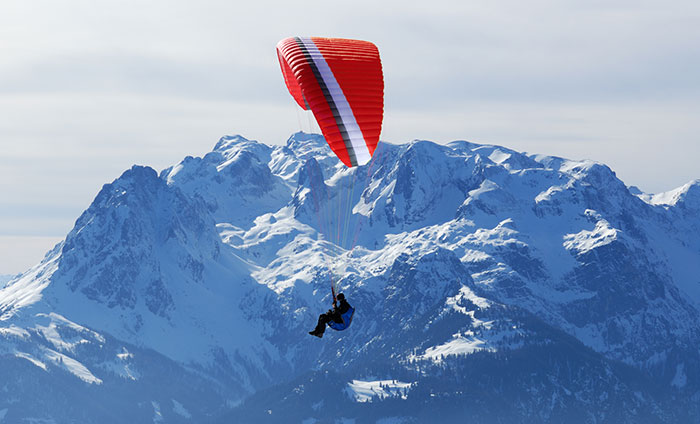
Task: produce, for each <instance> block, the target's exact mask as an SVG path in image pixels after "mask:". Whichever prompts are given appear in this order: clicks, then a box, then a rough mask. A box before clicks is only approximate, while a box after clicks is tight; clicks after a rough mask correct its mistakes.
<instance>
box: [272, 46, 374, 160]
mask: <svg viewBox="0 0 700 424" xmlns="http://www.w3.org/2000/svg"><path fill="white" fill-rule="evenodd" d="M277 56H278V58H279V61H280V66H281V68H282V74H283V75H284V81H285V83H286V84H287V88H288V89H289V93H290V94H291V95H292V97H294V100H296V102H297V103H298V104H299V106H301V107H302V108H303V109H306V110H309V109H310V110H311V111H312V112H313V114H314V117H315V118H316V121H317V122H318V125H319V127H321V132H323V136H324V137H325V138H326V141H327V142H328V144H329V145H330V147H331V149H332V150H333V152H334V153H335V154H336V155H337V156H338V158H339V159H340V160H341V161H342V162H343V163H344V164H345V165H347V166H349V167H352V166H358V165H364V164H366V163H367V162H369V160H370V159H371V158H372V155H373V154H374V150H375V149H376V147H377V143H378V142H379V134H380V133H381V131H382V119H383V115H384V77H383V74H382V63H381V60H380V58H379V50H378V49H377V46H375V45H374V44H372V43H370V42H369V41H360V40H348V39H343V38H321V37H290V38H285V39H284V40H282V41H280V42H279V43H278V44H277Z"/></svg>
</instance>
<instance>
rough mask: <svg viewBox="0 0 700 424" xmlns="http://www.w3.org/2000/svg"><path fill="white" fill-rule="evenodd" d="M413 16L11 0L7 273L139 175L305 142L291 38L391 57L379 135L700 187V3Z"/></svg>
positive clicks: (464, 6) (423, 8)
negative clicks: (459, 143) (142, 168)
mask: <svg viewBox="0 0 700 424" xmlns="http://www.w3.org/2000/svg"><path fill="white" fill-rule="evenodd" d="M407 3H410V2H405V1H377V0H373V1H355V0H354V1H344V2H339V1H333V0H324V1H317V0H305V1H303V2H266V1H251V2H246V3H245V4H243V3H241V2H237V1H231V0H197V1H193V0H192V1H184V0H167V1H166V0H150V1H135V0H119V1H116V0H61V1H55V0H2V2H0V274H9V273H17V272H21V271H24V270H25V269H27V268H28V267H29V266H31V265H33V264H35V263H37V262H38V261H39V260H40V259H41V258H42V256H43V254H44V253H45V252H46V251H47V250H48V249H50V248H51V247H52V245H53V244H54V243H56V242H58V241H59V240H61V239H62V238H64V237H65V235H66V234H67V233H68V232H69V231H70V229H71V228H72V226H73V224H74V222H75V220H76V219H77V217H78V216H79V215H80V213H81V212H82V211H83V210H84V209H85V208H87V206H88V205H89V204H90V202H91V201H92V199H93V198H94V197H95V195H96V194H97V192H98V190H99V189H100V187H101V186H102V185H103V184H105V183H108V182H111V181H112V180H113V179H115V178H116V177H118V176H119V175H120V174H121V173H122V172H123V171H124V170H126V169H128V168H129V167H131V165H133V164H141V165H149V166H152V167H153V168H155V169H156V170H160V169H162V168H164V167H167V166H169V165H172V164H174V163H177V162H179V161H180V160H181V159H182V158H184V157H185V156H187V155H193V156H201V155H203V154H205V153H206V152H208V151H209V150H211V149H212V148H213V146H214V144H215V143H216V141H217V140H218V139H219V137H221V136H223V135H226V134H241V135H243V136H245V137H247V138H252V139H256V140H259V141H261V142H264V143H268V144H282V143H284V142H285V141H286V139H287V138H288V137H289V136H290V135H291V134H292V133H293V132H296V131H299V130H300V129H302V130H306V131H308V130H309V129H311V127H310V125H309V121H308V117H307V116H306V115H304V114H302V113H301V112H299V111H298V109H297V106H296V104H295V103H294V101H293V100H292V99H291V97H290V96H289V94H288V92H287V90H286V88H285V86H284V83H283V80H282V77H281V74H280V71H279V65H278V63H277V57H276V54H275V45H276V44H277V42H278V41H279V40H280V39H282V38H284V37H287V36H293V35H312V36H334V37H346V38H359V39H365V40H369V41H372V42H374V43H375V44H376V45H377V46H378V47H379V50H380V52H381V56H382V61H383V66H384V78H385V85H386V90H385V120H384V128H383V132H382V137H381V138H382V140H384V141H388V142H391V143H405V142H408V141H410V140H413V139H427V140H433V141H435V142H439V143H447V142H449V141H452V140H456V139H464V140H470V141H473V142H476V143H485V144H499V145H503V146H506V147H509V148H512V149H515V150H519V151H527V152H530V153H543V154H549V155H557V156H563V157H567V158H572V159H593V160H596V161H599V162H603V163H605V164H607V165H609V166H610V167H611V168H612V169H613V170H614V171H616V173H617V175H618V177H620V178H621V179H622V180H623V181H624V182H625V183H626V184H628V185H636V186H638V187H640V188H641V189H642V190H643V191H647V192H661V191H667V190H670V189H672V188H675V187H678V186H680V185H683V184H685V183H686V182H688V181H690V180H692V179H696V178H700V166H698V160H699V159H700V136H699V134H700V119H698V116H699V115H700V113H699V112H700V42H698V40H700V2H698V1H697V0H687V1H685V0H682V1H681V0H670V1H644V0H630V1H617V0H607V1H596V0H581V1H567V0H557V1H522V0H513V1H491V2H466V1H463V0H453V1H441V0H431V1H426V2H420V3H418V2H414V3H413V5H411V4H407Z"/></svg>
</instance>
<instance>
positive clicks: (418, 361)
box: [0, 133, 700, 423]
mask: <svg viewBox="0 0 700 424" xmlns="http://www.w3.org/2000/svg"><path fill="white" fill-rule="evenodd" d="M699 216H700V180H696V181H693V182H690V183H688V184H686V185H685V186H683V187H680V188H678V189H676V190H673V191H670V192H668V193H661V194H655V195H651V194H645V193H641V192H640V191H639V190H637V189H636V188H633V187H627V186H625V184H624V183H622V182H621V181H620V180H619V179H618V178H617V177H616V176H615V173H614V172H613V171H612V170H610V169H609V168H608V167H606V166H605V165H602V164H599V163H595V162H591V161H572V160H566V159H562V158H556V157H550V156H542V155H528V154H523V153H518V152H515V151H512V150H509V149H506V148H503V147H499V146H486V145H477V144H473V143H469V142H466V141H459V142H453V143H451V144H449V145H446V146H441V145H437V144H435V143H432V142H429V141H414V142H412V143H408V144H404V145H391V144H386V143H381V144H380V145H379V147H378V150H377V152H376V153H375V155H374V159H373V160H372V162H370V163H369V164H368V165H366V166H363V167H358V168H353V169H347V168H345V166H344V165H342V164H341V163H340V162H339V161H338V160H337V159H336V158H335V157H334V156H333V155H332V153H331V152H330V150H329V149H328V147H327V145H326V144H325V141H324V140H323V138H322V137H321V136H318V135H312V134H304V133H297V134H294V135H293V136H292V137H291V138H290V139H289V140H288V142H287V143H286V145H285V146H275V147H272V146H267V145H264V144H261V143H258V142H255V141H251V140H247V139H245V138H243V137H241V136H234V137H224V138H222V139H221V140H220V141H219V142H218V143H217V144H216V146H215V148H214V150H213V151H212V152H210V153H207V154H206V155H205V156H203V157H201V158H199V157H187V158H185V159H184V160H183V161H182V162H180V163H179V164H177V165H174V166H172V167H170V168H167V169H165V170H163V171H161V172H160V174H157V173H156V172H155V171H154V170H152V169H151V168H148V167H140V166H134V167H133V168H131V169H130V170H128V171H126V172H124V174H122V175H121V176H120V177H119V178H117V179H116V180H115V181H114V182H112V183H111V184H106V185H105V186H104V187H103V188H102V190H101V191H100V192H99V194H98V195H97V197H96V198H95V200H94V201H93V203H92V204H91V205H90V207H89V208H88V209H87V210H86V211H85V212H84V213H83V214H82V215H81V216H80V217H79V218H78V220H77V221H76V224H75V227H74V228H73V230H72V231H71V232H70V233H69V234H68V235H67V237H66V238H65V240H64V241H63V242H61V243H59V244H58V245H57V246H56V247H55V248H54V249H53V250H52V251H50V252H49V253H47V255H46V257H45V258H44V260H43V261H42V262H41V263H40V264H38V265H37V266H35V267H33V268H32V269H30V270H29V271H27V272H25V273H24V274H22V275H20V276H17V277H15V278H13V279H12V280H11V281H9V282H7V283H6V284H4V285H3V287H4V288H2V289H0V376H1V377H2V381H3V384H2V385H0V387H2V388H0V423H1V422H3V420H4V421H5V422H32V420H35V421H36V420H46V421H48V422H51V420H53V421H54V422H66V421H76V420H77V421H80V422H97V421H98V420H99V421H101V422H124V420H125V418H128V419H130V420H131V421H133V422H151V421H153V422H203V421H213V422H279V421H280V420H281V419H285V420H286V421H290V422H302V421H304V422H333V421H334V420H341V419H347V420H350V422H352V420H355V422H375V421H378V420H385V421H383V422H434V420H435V419H437V418H439V419H441V420H449V419H460V420H462V421H463V420H464V419H465V417H468V418H469V419H470V421H473V422H596V423H598V422H615V423H618V422H695V421H698V420H700V408H698V405H699V404H700V403H699V402H698V400H700V277H698V276H699V275H700V218H698V217H699ZM331 282H333V283H335V284H336V285H337V286H338V287H339V289H341V290H343V291H344V292H345V293H346V294H347V296H348V299H349V301H350V303H351V304H352V305H353V306H355V307H356V309H357V312H356V314H355V317H354V320H353V324H352V327H351V328H350V329H349V330H347V331H345V332H333V331H332V330H329V332H328V333H327V334H326V336H325V337H324V338H323V339H322V340H318V339H316V338H313V337H310V336H308V335H307V334H306V332H307V331H308V330H310V329H312V328H313V326H314V324H315V321H316V318H317V316H318V314H319V313H320V312H323V311H325V310H326V309H327V308H328V306H329V304H330V285H331ZM124 411H127V412H124ZM124 414H127V415H128V416H126V415H124Z"/></svg>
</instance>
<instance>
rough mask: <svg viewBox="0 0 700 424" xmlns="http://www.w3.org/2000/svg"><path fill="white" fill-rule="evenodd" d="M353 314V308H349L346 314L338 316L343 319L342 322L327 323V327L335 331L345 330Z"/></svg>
mask: <svg viewBox="0 0 700 424" xmlns="http://www.w3.org/2000/svg"><path fill="white" fill-rule="evenodd" d="M353 314H355V308H353V307H352V306H351V307H350V309H348V310H347V312H345V313H344V314H343V315H341V316H340V317H341V318H342V319H343V322H335V321H331V322H329V323H328V326H329V327H330V328H332V329H334V330H336V331H342V330H345V329H346V328H348V327H350V323H351V322H352V316H353Z"/></svg>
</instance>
